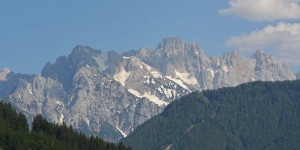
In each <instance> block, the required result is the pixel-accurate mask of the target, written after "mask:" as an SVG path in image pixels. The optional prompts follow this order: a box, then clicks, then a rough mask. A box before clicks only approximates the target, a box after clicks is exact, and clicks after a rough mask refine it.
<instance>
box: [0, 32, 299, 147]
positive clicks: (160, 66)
mask: <svg viewBox="0 0 300 150" xmlns="http://www.w3.org/2000/svg"><path fill="white" fill-rule="evenodd" d="M262 53H263V52H260V53H259V52H258V54H257V55H258V56H256V55H255V56H252V58H247V57H244V56H242V55H241V54H239V53H238V52H227V53H225V54H224V55H222V56H214V57H210V58H207V57H206V56H205V54H204V52H203V50H202V49H201V48H200V47H199V46H198V45H197V44H193V43H187V42H184V41H183V40H181V39H178V38H175V37H171V38H166V39H163V40H162V41H161V42H160V43H159V44H158V46H157V48H156V49H155V50H151V49H147V48H142V49H140V50H138V51H130V52H128V53H123V54H118V53H116V52H114V51H108V52H103V51H100V50H96V49H93V48H90V47H88V46H82V45H77V46H76V47H74V48H73V50H72V52H71V53H70V54H69V55H68V56H60V57H58V58H57V60H56V61H55V62H54V63H47V64H46V65H45V66H44V67H43V69H42V73H41V75H40V76H39V75H32V76H30V75H21V74H15V73H13V72H11V71H8V70H7V69H4V71H2V72H0V96H1V97H9V100H8V101H9V102H11V103H12V104H13V105H14V106H15V107H16V108H17V110H18V111H20V112H24V114H25V115H26V116H27V117H28V118H29V120H30V121H32V119H33V118H34V116H35V115H37V114H43V115H44V116H45V117H46V118H47V119H48V120H49V121H52V122H62V121H64V122H66V123H67V124H68V125H72V126H74V127H75V128H77V129H79V130H82V131H85V132H86V133H87V134H97V135H99V136H100V137H102V138H105V139H106V140H110V141H116V140H118V139H120V138H121V137H124V135H126V134H128V133H130V132H131V131H132V130H133V129H135V128H136V127H137V126H138V125H140V124H142V123H143V122H145V121H146V120H148V119H150V118H151V117H153V116H155V115H157V114H159V113H160V112H162V110H163V109H164V108H165V106H167V105H168V104H169V103H171V102H172V101H174V100H176V99H179V98H180V97H182V96H184V95H187V94H189V93H191V92H193V91H201V90H206V89H216V88H221V87H228V86H237V85H239V84H241V83H246V82H253V81H259V80H262V81H277V80H279V81H282V80H295V79H296V76H295V74H293V73H292V72H291V71H290V70H289V69H288V67H287V66H286V65H283V64H282V63H281V62H280V61H278V60H276V58H272V57H271V56H268V55H267V54H264V55H263V54H262ZM96 106H97V107H96ZM99 108H101V109H99Z"/></svg>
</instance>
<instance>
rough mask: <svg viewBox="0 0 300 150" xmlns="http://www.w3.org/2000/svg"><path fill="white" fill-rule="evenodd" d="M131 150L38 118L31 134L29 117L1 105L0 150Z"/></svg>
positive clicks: (34, 122)
mask: <svg viewBox="0 0 300 150" xmlns="http://www.w3.org/2000/svg"><path fill="white" fill-rule="evenodd" d="M2 149H3V150H130V148H127V147H125V146H124V145H123V144H122V143H119V144H118V145H117V144H114V143H110V142H106V141H104V140H102V139H100V138H99V137H94V136H91V137H86V136H85V135H84V134H83V133H80V132H77V131H75V130H74V129H73V128H72V127H71V126H69V127H68V126H67V125H66V124H62V125H58V124H54V123H49V122H48V121H46V119H44V118H43V117H42V116H41V115H38V116H36V117H35V119H34V121H33V123H32V130H30V129H29V126H28V124H27V120H26V117H25V116H24V115H23V114H22V113H17V112H16V111H15V110H14V109H13V108H12V106H11V105H10V104H6V103H2V102H0V150H2Z"/></svg>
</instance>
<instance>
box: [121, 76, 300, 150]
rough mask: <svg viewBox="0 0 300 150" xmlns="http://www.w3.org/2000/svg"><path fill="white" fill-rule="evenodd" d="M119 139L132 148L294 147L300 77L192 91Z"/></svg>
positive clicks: (298, 139) (299, 139) (299, 136)
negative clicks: (294, 79)
mask: <svg viewBox="0 0 300 150" xmlns="http://www.w3.org/2000/svg"><path fill="white" fill-rule="evenodd" d="M123 142H124V143H125V144H126V145H128V146H130V147H132V148H133V149H136V150H139V149H143V150H147V149H149V150H151V149H165V148H167V147H169V148H170V149H190V150H192V149H197V150H199V149H220V150H222V149H226V150H231V149H245V150H254V149H266V150H271V149H272V150H273V149H300V81H299V80H298V81H284V82H254V83H247V84H243V85H240V86H238V87H235V88H222V89H218V90H207V91H203V92H202V93H199V92H195V93H192V94H190V95H187V96H184V97H182V98H181V99H180V100H177V101H175V102H173V103H171V104H170V105H169V106H167V107H166V109H165V110H164V112H163V113H162V114H160V115H158V116H156V117H154V118H153V119H150V120H149V121H147V122H146V123H144V124H143V125H141V126H140V127H138V128H137V129H136V130H135V131H134V132H133V133H131V134H130V135H129V136H127V137H126V138H125V139H123Z"/></svg>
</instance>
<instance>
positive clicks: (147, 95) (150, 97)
mask: <svg viewBox="0 0 300 150" xmlns="http://www.w3.org/2000/svg"><path fill="white" fill-rule="evenodd" d="M128 91H129V92H130V93H131V94H133V95H135V96H136V97H139V98H143V97H145V98H147V99H148V100H150V101H151V102H153V103H155V104H157V105H158V106H166V105H168V104H169V103H167V102H165V101H163V100H160V99H159V98H158V97H156V96H155V95H153V94H151V93H150V92H145V93H144V94H141V93H140V92H138V91H136V90H133V89H128Z"/></svg>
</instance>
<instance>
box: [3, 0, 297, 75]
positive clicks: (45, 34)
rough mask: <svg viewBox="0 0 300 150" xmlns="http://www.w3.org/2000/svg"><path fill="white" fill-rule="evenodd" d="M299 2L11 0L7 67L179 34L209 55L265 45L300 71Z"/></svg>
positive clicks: (25, 67)
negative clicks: (84, 47) (75, 49)
mask: <svg viewBox="0 0 300 150" xmlns="http://www.w3.org/2000/svg"><path fill="white" fill-rule="evenodd" d="M269 3H272V4H269ZM298 4H299V1H298V0H274V1H272V2H269V1H268V0H202V1H199V0H189V1H183V0H164V1H161V0H152V1H145V0H126V1H121V0H113V1H103V0H99V1H93V0H91V1H83V0H81V1H80V0H74V1H61V0H51V1H50V0H48V1H37V0H26V1H21V0H19V1H6V0H4V1H0V68H4V67H8V68H10V69H12V70H13V71H14V72H18V73H29V74H33V73H34V74H40V72H41V69H42V67H43V66H44V65H45V64H46V63H47V62H48V61H50V62H54V61H55V59H56V58H57V57H58V56H61V55H68V54H69V53H70V52H71V50H72V48H73V47H75V46H76V45H78V44H81V45H87V46H90V47H93V48H95V49H101V50H103V51H108V50H115V51H117V52H119V53H122V52H124V51H128V50H131V49H139V48H142V47H147V48H155V47H156V46H157V44H158V43H159V42H160V40H162V39H163V38H165V37H168V36H176V37H178V38H181V39H183V40H185V41H188V42H194V43H197V44H199V45H200V46H201V47H202V48H203V49H204V52H205V54H206V55H208V56H212V55H222V54H223V53H224V52H226V51H231V50H238V51H240V52H241V53H244V54H246V55H250V54H251V53H253V51H255V50H256V49H260V48H262V49H264V50H265V51H266V52H268V53H269V54H271V55H275V56H276V57H278V58H280V59H281V60H282V61H283V62H285V63H287V64H289V65H290V66H291V68H292V69H293V70H300V61H299V59H298V57H299V56H300V52H299V51H300V50H299V49H300V44H298V43H300V36H299V35H300V24H299V21H300V20H299V18H300V16H299V15H300V7H299V5H298ZM257 5H259V7H257ZM246 6H247V7H246ZM270 6H272V7H274V9H271V8H270ZM252 7H253V8H256V9H251V8H252ZM298 7H299V8H298ZM291 8H292V9H291ZM254 10H257V11H254ZM260 10H261V11H260ZM278 12H281V13H278ZM298 14H299V15H298ZM297 56H298V57H297Z"/></svg>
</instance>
